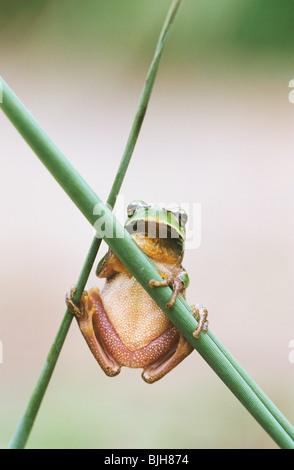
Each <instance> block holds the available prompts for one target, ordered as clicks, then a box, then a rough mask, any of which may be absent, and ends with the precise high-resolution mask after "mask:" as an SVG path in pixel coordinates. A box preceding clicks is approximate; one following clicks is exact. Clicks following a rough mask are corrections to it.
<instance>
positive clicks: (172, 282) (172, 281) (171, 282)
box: [149, 275, 186, 309]
mask: <svg viewBox="0 0 294 470" xmlns="http://www.w3.org/2000/svg"><path fill="white" fill-rule="evenodd" d="M149 286H150V287H163V286H170V287H171V288H172V289H173V293H172V295H171V298H170V299H169V301H168V303H167V304H166V307H167V308H168V309H170V308H172V307H173V305H174V303H175V301H176V300H177V297H178V295H179V294H183V293H184V291H185V288H186V287H185V284H184V282H183V280H182V279H181V277H180V276H174V275H171V276H168V277H166V278H164V279H162V280H161V281H158V280H156V279H151V280H150V281H149Z"/></svg>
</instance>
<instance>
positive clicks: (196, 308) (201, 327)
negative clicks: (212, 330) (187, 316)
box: [191, 304, 208, 338]
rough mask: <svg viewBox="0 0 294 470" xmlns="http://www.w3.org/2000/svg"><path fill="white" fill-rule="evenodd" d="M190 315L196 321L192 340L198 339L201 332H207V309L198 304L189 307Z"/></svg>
mask: <svg viewBox="0 0 294 470" xmlns="http://www.w3.org/2000/svg"><path fill="white" fill-rule="evenodd" d="M191 308H192V312H191V313H192V315H193V317H194V318H196V320H197V321H198V325H197V328H196V330H195V331H193V336H194V338H199V335H200V333H201V331H204V333H206V332H207V331H208V320H207V316H208V311H207V309H206V308H205V307H204V306H203V305H200V304H196V305H191Z"/></svg>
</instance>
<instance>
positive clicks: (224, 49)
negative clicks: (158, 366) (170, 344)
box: [0, 0, 294, 449]
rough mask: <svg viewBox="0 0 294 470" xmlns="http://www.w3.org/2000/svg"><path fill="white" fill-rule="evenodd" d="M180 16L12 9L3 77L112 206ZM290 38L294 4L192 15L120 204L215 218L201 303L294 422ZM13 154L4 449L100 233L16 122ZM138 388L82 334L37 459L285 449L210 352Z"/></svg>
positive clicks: (3, 10)
mask: <svg viewBox="0 0 294 470" xmlns="http://www.w3.org/2000/svg"><path fill="white" fill-rule="evenodd" d="M170 3H171V2H170V0H161V1H160V2H158V1H156V0H141V1H140V2H138V1H137V0H125V1H124V2H122V1H120V0H108V1H107V2H105V1H102V0H96V1H94V0H83V1H81V0H60V1H58V2H57V1H53V0H33V1H30V0H27V1H26V2H23V1H20V0H19V1H16V0H14V1H13V2H11V1H8V0H3V1H1V3H0V44H1V46H0V63H1V71H0V74H1V76H2V77H3V78H4V80H5V81H6V82H7V83H8V85H9V86H10V87H11V88H12V89H13V90H14V92H15V93H16V94H17V95H18V97H19V98H20V99H21V100H22V102H23V103H24V104H25V105H26V106H27V107H28V108H29V109H30V111H31V112H32V113H33V115H34V116H35V117H36V119H37V121H38V122H39V123H40V124H41V125H42V126H43V128H44V129H45V131H46V132H47V133H48V134H49V136H50V137H51V138H52V139H53V141H54V142H55V143H56V144H57V145H58V146H59V148H60V149H61V150H62V151H63V152H64V154H65V155H66V156H67V157H68V159H69V160H70V161H71V162H72V164H73V165H74V166H75V167H76V168H77V169H78V171H79V172H80V173H81V174H82V175H83V176H84V178H85V179H86V180H87V181H88V183H89V184H90V185H91V186H92V188H93V189H94V190H95V191H96V192H97V194H98V195H99V197H100V198H101V199H103V200H106V199H107V196H108V193H109V190H110V188H111V185H112V181H113V178H114V176H115V173H116V170H117V167H118V165H119V162H120V159H121V156H122V153H123V151H124V147H125V144H126V141H127V138H128V135H129V131H130V128H131V125H132V122H133V118H134V115H135V112H136V107H137V103H138V99H139V96H140V93H141V90H142V87H143V84H144V80H145V76H146V73H147V70H148V68H149V65H150V62H151V59H152V55H153V51H154V47H155V45H156V41H157V38H158V35H159V32H160V29H161V26H162V24H163V21H164V18H165V16H166V12H167V10H168V8H169V5H170ZM293 26H294V2H293V1H292V0H281V1H279V2H276V1H274V0H260V1H258V2H256V1H254V0H248V1H247V2H241V1H238V2H236V1H235V0H226V1H224V2H219V0H211V1H210V2H207V1H205V0H197V1H195V0H185V1H183V4H182V5H181V8H180V10H179V13H178V16H177V19H176V22H175V24H174V27H173V30H172V34H171V36H170V38H169V41H168V44H167V47H166V50H165V53H164V56H163V60H162V62H161V65H160V70H159V73H158V77H157V80H156V83H155V87H154V90H153V94H152V97H151V101H150V105H149V108H148V112H147V114H146V118H145V121H144V124H143V128H142V131H141V134H140V137H139V141H138V143H137V146H136V149H135V152H134V155H133V160H132V162H131V164H130V167H129V170H128V173H127V176H126V179H125V182H124V184H123V187H122V191H121V196H122V200H123V201H124V202H125V204H126V205H127V204H128V202H130V201H131V200H133V199H143V200H145V201H147V202H155V201H160V202H165V203H167V204H168V203H172V202H177V203H179V204H181V203H185V204H187V203H188V204H190V205H192V204H193V203H201V208H202V219H201V244H200V246H199V247H198V248H197V249H196V248H194V249H188V250H187V251H186V254H185V258H184V266H185V268H186V269H187V271H188V272H189V275H190V279H191V284H190V287H189V289H188V292H187V300H188V302H190V303H191V304H192V303H196V302H201V303H203V304H205V305H206V306H207V307H208V310H209V317H210V328H211V331H212V332H213V333H214V334H215V335H216V336H217V337H218V339H219V340H220V341H221V342H222V343H223V344H224V345H225V346H226V348H227V349H228V350H229V351H230V352H231V353H232V354H233V355H234V357H235V358H236V359H237V360H238V361H239V363H241V365H242V366H243V367H244V368H245V369H246V370H247V372H248V373H249V374H250V375H251V377H252V378H253V379H254V380H255V381H256V382H257V383H258V385H259V386H260V387H261V388H262V389H263V390H264V391H265V393H266V394H267V395H268V396H269V397H270V398H271V399H272V400H273V401H274V403H275V404H276V405H277V406H278V407H279V408H280V410H281V411H282V412H283V413H284V414H285V415H286V416H287V417H288V419H289V420H290V421H291V422H292V423H293V422H294V402H293V388H294V387H293V386H294V364H293V363H291V361H290V360H289V359H290V355H289V354H290V352H291V348H290V347H289V344H290V341H291V340H292V339H294V320H293V312H294V295H293V282H294V252H293V235H294V217H293V202H294V196H293V194H294V193H293V176H294V160H293V152H294V132H293V129H294V105H293V104H291V103H290V101H289V92H290V91H291V88H289V82H290V80H292V79H294V69H293V54H294V27H293ZM0 149H1V160H0V165H1V166H0V172H1V173H0V174H1V185H0V194H1V212H2V214H1V243H0V256H1V290H2V295H1V300H0V341H1V343H2V348H3V357H2V364H0V423H1V426H0V446H1V447H3V448H6V447H7V446H8V443H9V440H10V438H11V436H12V434H13V432H14V430H15V428H16V426H17V423H18V421H19V419H20V417H21V415H22V413H23V411H24V408H25V405H26V403H27V401H28V399H29V397H30V395H31V392H32V390H33V387H34V385H35V382H36V380H37V378H38V376H39V373H40V371H41V368H42V365H43V363H44V361H45V359H46V356H47V353H48V351H49V349H50V346H51V343H52V341H53V339H54V337H55V335H56V333H57V330H58V327H59V325H60V323H61V320H62V318H63V315H64V312H65V303H64V296H65V292H66V291H67V290H68V289H69V287H70V286H72V285H73V284H74V283H75V282H76V280H77V277H78V275H79V272H80V269H81V266H82V263H83V260H84V258H85V256H86V254H87V251H88V248H89V246H90V244H91V240H92V238H93V230H92V228H91V227H90V226H89V224H88V222H87V221H86V220H85V219H84V217H83V216H82V215H81V214H80V213H79V211H78V210H77V208H76V207H75V206H74V204H73V203H72V202H71V201H70V200H69V198H68V197H67V196H66V194H65V193H64V192H63V191H62V190H61V188H60V187H59V186H58V184H57V183H56V182H55V181H54V180H53V178H52V177H51V175H50V174H49V173H48V172H47V170H46V169H45V168H44V167H43V166H42V164H41V163H40V162H39V160H38V159H37V158H36V156H35V155H34V153H33V152H32V151H31V150H30V148H29V147H28V145H27V144H26V143H25V142H24V141H23V139H22V137H21V136H20V135H19V134H18V132H17V131H16V130H15V129H14V128H13V126H12V125H11V123H10V122H9V121H8V119H7V118H6V117H5V116H4V114H3V113H0ZM121 221H122V222H123V220H121ZM106 250H107V247H106V246H105V244H103V246H101V250H100V253H99V256H98V258H99V259H100V257H101V256H102V255H103V254H104V253H105V252H106ZM97 261H98V260H97ZM95 284H96V285H98V286H99V287H102V285H103V282H101V280H99V281H97V280H96V278H95V271H94V270H93V273H92V275H91V278H90V279H89V285H95ZM140 375H141V370H130V369H125V368H124V369H123V370H122V372H121V373H120V374H119V375H118V376H117V377H116V378H113V379H110V378H108V377H106V376H105V375H104V374H103V372H102V371H101V370H100V368H99V366H98V365H97V364H96V362H95V360H94V358H93V357H92V356H91V354H90V352H89V351H88V348H87V345H86V343H85V342H84V340H83V338H82V336H81V334H80V332H79V330H78V328H77V325H76V323H75V321H74V322H73V323H72V326H71V328H70V331H69V334H68V336H67V338H66V341H65V344H64V347H63V349H62V352H61V355H60V358H59V360H58V363H57V366H56V369H55V372H54V374H53V377H52V379H51V382H50V385H49V388H48V390H47V393H46V395H45V398H44V400H43V403H42V406H41V409H40V412H39V414H38V417H37V420H36V422H35V425H34V428H33V430H32V433H31V436H30V439H29V442H28V445H27V447H28V448H107V449H121V448H151V449H152V448H171V449H172V448H174V449H176V448H183V449H184V448H268V449H270V448H273V449H275V448H277V446H276V444H275V443H274V442H273V441H272V440H271V438H270V437H269V436H268V435H267V434H266V433H265V432H264V431H263V429H262V428H261V427H260V426H259V425H258V424H257V423H256V422H255V420H254V419H253V418H252V417H251V416H250V415H249V413H248V412H247V411H246V410H245V409H244V408H243V406H242V405H241V404H240V403H239V402H238V401H237V399H236V398H235V397H234V396H233V395H232V394H231V392H230V391H229V390H228V389H227V388H226V386H225V385H224V384H223V383H222V382H221V380H220V379H219V378H218V377H217V376H216V374H215V373H214V372H213V371H212V370H211V369H210V368H209V366H208V365H207V364H206V363H205V362H204V361H203V359H202V358H201V357H200V356H199V355H198V354H197V353H196V352H194V353H193V354H191V355H190V356H189V357H188V358H187V359H186V360H185V361H184V362H182V364H181V365H179V366H178V367H177V368H176V369H175V370H173V371H172V372H171V373H170V374H168V375H167V376H166V377H165V378H164V379H162V380H161V381H159V382H158V383H156V384H154V385H152V386H150V385H147V384H145V383H144V382H143V381H142V379H141V376H140Z"/></svg>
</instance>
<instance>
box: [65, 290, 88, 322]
mask: <svg viewBox="0 0 294 470" xmlns="http://www.w3.org/2000/svg"><path fill="white" fill-rule="evenodd" d="M75 291H76V288H75V287H72V288H71V289H70V291H69V292H67V293H66V297H65V303H66V305H67V308H68V310H69V311H70V313H72V315H74V316H75V317H77V318H78V317H82V316H83V313H84V307H83V303H82V302H81V303H80V305H77V304H75V303H74V301H73V299H72V296H73V294H74V292H75ZM84 294H85V295H87V292H86V291H85V292H84Z"/></svg>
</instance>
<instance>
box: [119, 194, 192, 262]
mask: <svg viewBox="0 0 294 470" xmlns="http://www.w3.org/2000/svg"><path fill="white" fill-rule="evenodd" d="M127 213H128V219H127V221H126V223H125V228H126V230H127V231H128V232H129V233H130V234H131V235H132V236H133V237H134V238H135V241H136V242H137V243H138V244H139V245H141V248H142V249H143V250H144V251H149V252H150V250H151V251H152V253H155V251H156V250H157V251H158V250H161V251H162V250H163V247H164V249H165V251H167V250H169V252H172V251H173V252H174V254H176V255H177V256H178V257H180V258H182V257H183V254H184V245H185V224H186V222H187V219H188V216H187V214H186V212H185V211H184V210H183V209H181V208H180V207H172V208H165V207H161V206H157V205H149V204H146V203H145V202H144V201H140V200H136V201H133V202H131V203H130V204H129V205H128V208H127ZM143 240H144V246H143ZM146 245H147V246H146ZM147 247H148V250H147ZM151 247H152V248H151ZM147 254H149V255H150V253H147ZM150 256H151V255H150Z"/></svg>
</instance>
